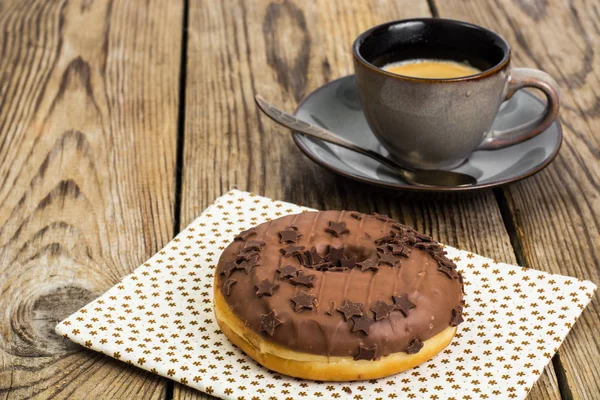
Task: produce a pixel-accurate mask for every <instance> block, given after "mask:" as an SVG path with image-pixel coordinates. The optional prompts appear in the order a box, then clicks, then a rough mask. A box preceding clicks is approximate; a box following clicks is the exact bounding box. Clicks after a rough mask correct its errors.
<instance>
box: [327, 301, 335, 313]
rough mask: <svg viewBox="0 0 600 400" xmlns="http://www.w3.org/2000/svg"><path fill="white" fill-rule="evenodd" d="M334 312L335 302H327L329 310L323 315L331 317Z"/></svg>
mask: <svg viewBox="0 0 600 400" xmlns="http://www.w3.org/2000/svg"><path fill="white" fill-rule="evenodd" d="M334 311H335V301H333V300H329V310H327V311H325V314H327V315H333V312H334Z"/></svg>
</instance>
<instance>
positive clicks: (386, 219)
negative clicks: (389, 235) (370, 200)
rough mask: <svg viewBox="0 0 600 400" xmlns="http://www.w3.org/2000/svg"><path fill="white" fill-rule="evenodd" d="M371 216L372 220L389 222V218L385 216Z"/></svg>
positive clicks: (374, 214) (375, 214)
mask: <svg viewBox="0 0 600 400" xmlns="http://www.w3.org/2000/svg"><path fill="white" fill-rule="evenodd" d="M371 215H372V216H373V218H375V219H378V220H380V221H384V222H388V221H389V220H391V218H390V217H388V216H387V215H383V214H377V213H373V214H371Z"/></svg>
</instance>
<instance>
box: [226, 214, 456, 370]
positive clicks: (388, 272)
mask: <svg viewBox="0 0 600 400" xmlns="http://www.w3.org/2000/svg"><path fill="white" fill-rule="evenodd" d="M357 217H359V218H357ZM330 221H334V222H345V227H346V229H347V230H348V233H343V234H340V235H339V236H335V235H332V234H331V232H330V229H328V228H330ZM290 226H294V227H295V228H296V229H297V231H298V233H299V234H301V235H302V236H299V237H298V239H297V241H296V242H295V243H293V245H292V246H303V248H304V249H306V250H305V251H309V250H310V249H312V248H313V247H314V248H315V249H316V251H317V252H318V253H319V255H320V256H321V257H325V255H326V254H327V252H328V249H329V246H332V247H334V248H342V247H344V257H345V258H352V257H356V261H357V262H358V263H361V262H362V261H364V260H366V259H369V258H371V259H373V260H375V261H376V260H378V259H379V258H381V256H383V254H381V250H380V251H379V254H378V250H377V247H378V246H380V245H378V244H376V243H375V240H376V239H378V238H382V237H385V236H386V235H388V234H389V233H390V231H392V230H393V229H398V227H402V225H399V224H398V223H397V222H395V221H394V220H392V219H389V218H387V217H385V218H384V217H383V216H380V215H377V216H370V215H365V214H360V213H356V212H352V213H349V212H345V211H324V212H305V213H302V214H297V215H288V216H285V217H282V218H279V219H276V220H273V221H269V222H266V223H264V224H261V225H258V226H257V227H256V230H255V231H253V234H252V236H251V238H247V239H246V240H240V239H238V240H236V241H234V242H232V243H231V244H230V245H229V246H228V247H227V248H226V249H225V251H224V252H223V254H222V255H221V258H220V260H219V264H218V266H217V274H216V284H217V285H218V286H217V287H218V288H222V287H223V283H224V281H225V280H227V279H228V276H229V275H228V274H229V273H231V278H233V279H235V280H236V281H237V284H236V285H235V286H233V287H231V291H230V294H229V295H228V296H225V300H226V302H227V304H228V305H229V307H230V308H231V310H232V311H233V313H234V314H235V315H236V316H237V317H238V318H240V319H241V320H242V321H243V322H244V324H245V325H246V326H248V327H249V328H250V329H252V330H253V331H255V332H256V333H258V334H260V335H261V336H262V337H263V338H264V339H265V340H269V341H272V342H274V343H277V344H279V345H281V346H283V347H286V348H289V349H291V350H295V351H300V352H305V353H311V354H318V355H326V356H343V357H355V356H356V355H357V352H358V349H359V347H363V348H368V349H371V348H376V349H377V354H376V358H379V357H382V356H386V355H389V354H391V353H396V352H406V351H407V349H410V350H411V351H415V350H416V346H415V343H420V342H423V341H425V340H427V339H429V338H431V337H433V336H435V335H436V334H438V333H440V332H442V331H443V330H444V329H446V328H447V327H448V326H450V323H451V322H452V323H456V322H458V321H457V320H458V318H456V315H457V310H459V309H462V308H461V302H462V293H463V292H462V289H463V288H462V282H461V279H458V278H459V276H458V273H456V274H455V275H454V274H450V275H452V276H449V274H448V273H446V272H447V271H445V270H443V271H440V269H439V268H440V262H439V261H437V260H436V259H434V256H435V257H437V258H438V259H439V258H440V257H442V259H444V257H443V256H440V255H439V251H440V249H437V250H435V251H437V252H438V253H435V251H434V250H431V249H428V246H427V245H426V246H423V245H421V246H418V247H420V248H417V247H414V244H415V243H414V238H427V237H426V236H425V235H421V234H419V233H415V232H412V231H411V232H409V236H410V238H412V239H410V240H408V243H405V244H404V245H405V246H406V247H407V248H408V249H409V250H410V252H408V251H407V252H406V253H407V255H408V257H406V256H398V257H397V262H394V265H393V266H390V265H387V264H379V268H377V269H376V270H373V269H370V268H367V269H365V271H362V270H361V266H360V265H357V266H356V267H355V268H351V269H342V268H337V270H333V268H329V269H327V268H325V269H324V270H319V269H316V268H309V267H307V266H303V265H301V262H300V260H301V259H303V258H302V255H297V256H296V255H295V256H291V254H289V253H291V252H292V251H289V250H295V249H291V248H288V249H286V250H288V251H282V249H283V248H286V247H287V246H290V244H289V243H281V240H280V239H281V236H280V235H279V232H281V231H285V230H287V229H288V228H289V227H290ZM393 226H395V227H396V228H394V227H393ZM417 240H420V239H417ZM246 241H254V242H253V243H252V248H253V249H254V248H257V247H259V249H258V250H259V253H260V254H259V259H258V264H259V265H257V266H256V267H254V268H250V269H249V271H248V272H246V271H245V270H244V269H243V268H242V269H239V268H238V269H234V270H233V272H231V269H230V267H231V265H230V264H228V262H230V261H235V260H236V259H237V256H238V254H239V253H240V251H243V249H244V247H245V246H246V244H247V243H246ZM257 241H264V243H265V245H264V246H258V245H256V243H260V242H257ZM411 243H412V244H411ZM434 247H435V246H434ZM284 253H285V254H284ZM408 253H410V254H408ZM303 254H304V253H303ZM390 255H392V253H390ZM304 263H305V264H310V263H309V262H306V261H305V262H304ZM443 263H444V264H445V265H446V266H447V265H453V264H452V262H451V261H449V260H447V259H445V260H443ZM287 265H293V266H295V267H297V268H298V271H301V273H305V274H311V275H314V278H313V280H312V284H313V287H312V288H307V287H306V286H302V285H294V284H292V283H290V279H289V278H288V279H280V273H279V272H277V269H281V268H283V267H285V266H287ZM221 271H225V272H224V273H221ZM264 279H268V280H269V281H271V282H275V281H276V282H278V283H279V288H278V290H277V291H275V292H274V293H273V295H272V296H262V297H259V296H257V295H256V288H255V285H257V284H259V283H260V282H262V281H263V280H264ZM300 292H307V293H309V294H313V295H315V296H316V301H315V303H314V304H315V305H314V307H313V308H312V309H303V310H302V311H301V312H295V311H294V302H292V301H291V299H292V297H294V296H297V295H298V294H300ZM404 294H407V295H408V299H409V300H410V302H412V303H414V304H415V307H414V308H411V309H410V310H409V311H408V313H407V314H408V315H407V316H404V314H403V313H402V312H401V311H400V310H398V309H395V310H393V311H391V312H390V313H389V316H387V317H386V318H383V319H381V320H379V321H376V320H375V316H374V314H373V312H372V311H371V309H372V308H373V307H375V306H376V304H377V302H379V301H381V302H385V303H386V304H393V303H394V302H393V298H392V296H400V295H404ZM346 300H348V301H351V302H357V303H362V304H363V305H364V306H363V311H364V316H365V317H368V318H370V319H372V320H373V321H372V322H373V323H372V324H371V325H370V327H369V329H368V335H366V334H364V332H363V331H359V332H352V330H353V321H352V320H348V321H345V320H344V316H343V314H342V313H340V312H337V311H333V312H332V306H331V305H332V304H334V305H338V307H339V306H341V305H342V304H344V302H345V301H346ZM272 310H275V313H276V315H277V319H278V320H279V321H281V324H279V325H278V326H277V327H276V328H275V329H274V332H273V335H272V336H269V335H267V334H266V333H264V332H262V333H261V332H260V327H261V316H262V315H265V314H268V313H270V312H271V311H272ZM453 310H454V314H453ZM328 311H329V312H328ZM416 339H418V342H415V340H416ZM411 344H412V346H411Z"/></svg>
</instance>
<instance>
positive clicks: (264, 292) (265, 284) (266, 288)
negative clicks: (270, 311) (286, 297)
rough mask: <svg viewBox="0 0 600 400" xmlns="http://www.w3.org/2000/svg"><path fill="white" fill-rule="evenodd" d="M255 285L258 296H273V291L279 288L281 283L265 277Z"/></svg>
mask: <svg viewBox="0 0 600 400" xmlns="http://www.w3.org/2000/svg"><path fill="white" fill-rule="evenodd" d="M254 287H255V288H256V295H257V296H258V297H263V296H273V291H274V290H277V288H279V283H277V282H274V283H273V282H271V281H269V280H268V279H263V280H262V281H260V282H258V283H257V284H256V285H254Z"/></svg>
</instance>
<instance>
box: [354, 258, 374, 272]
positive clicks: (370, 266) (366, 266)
mask: <svg viewBox="0 0 600 400" xmlns="http://www.w3.org/2000/svg"><path fill="white" fill-rule="evenodd" d="M356 265H359V266H360V270H361V271H362V272H365V271H368V270H372V271H377V270H379V265H377V263H376V262H375V261H374V260H371V259H370V258H367V259H366V260H365V261H363V262H359V263H356Z"/></svg>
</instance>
